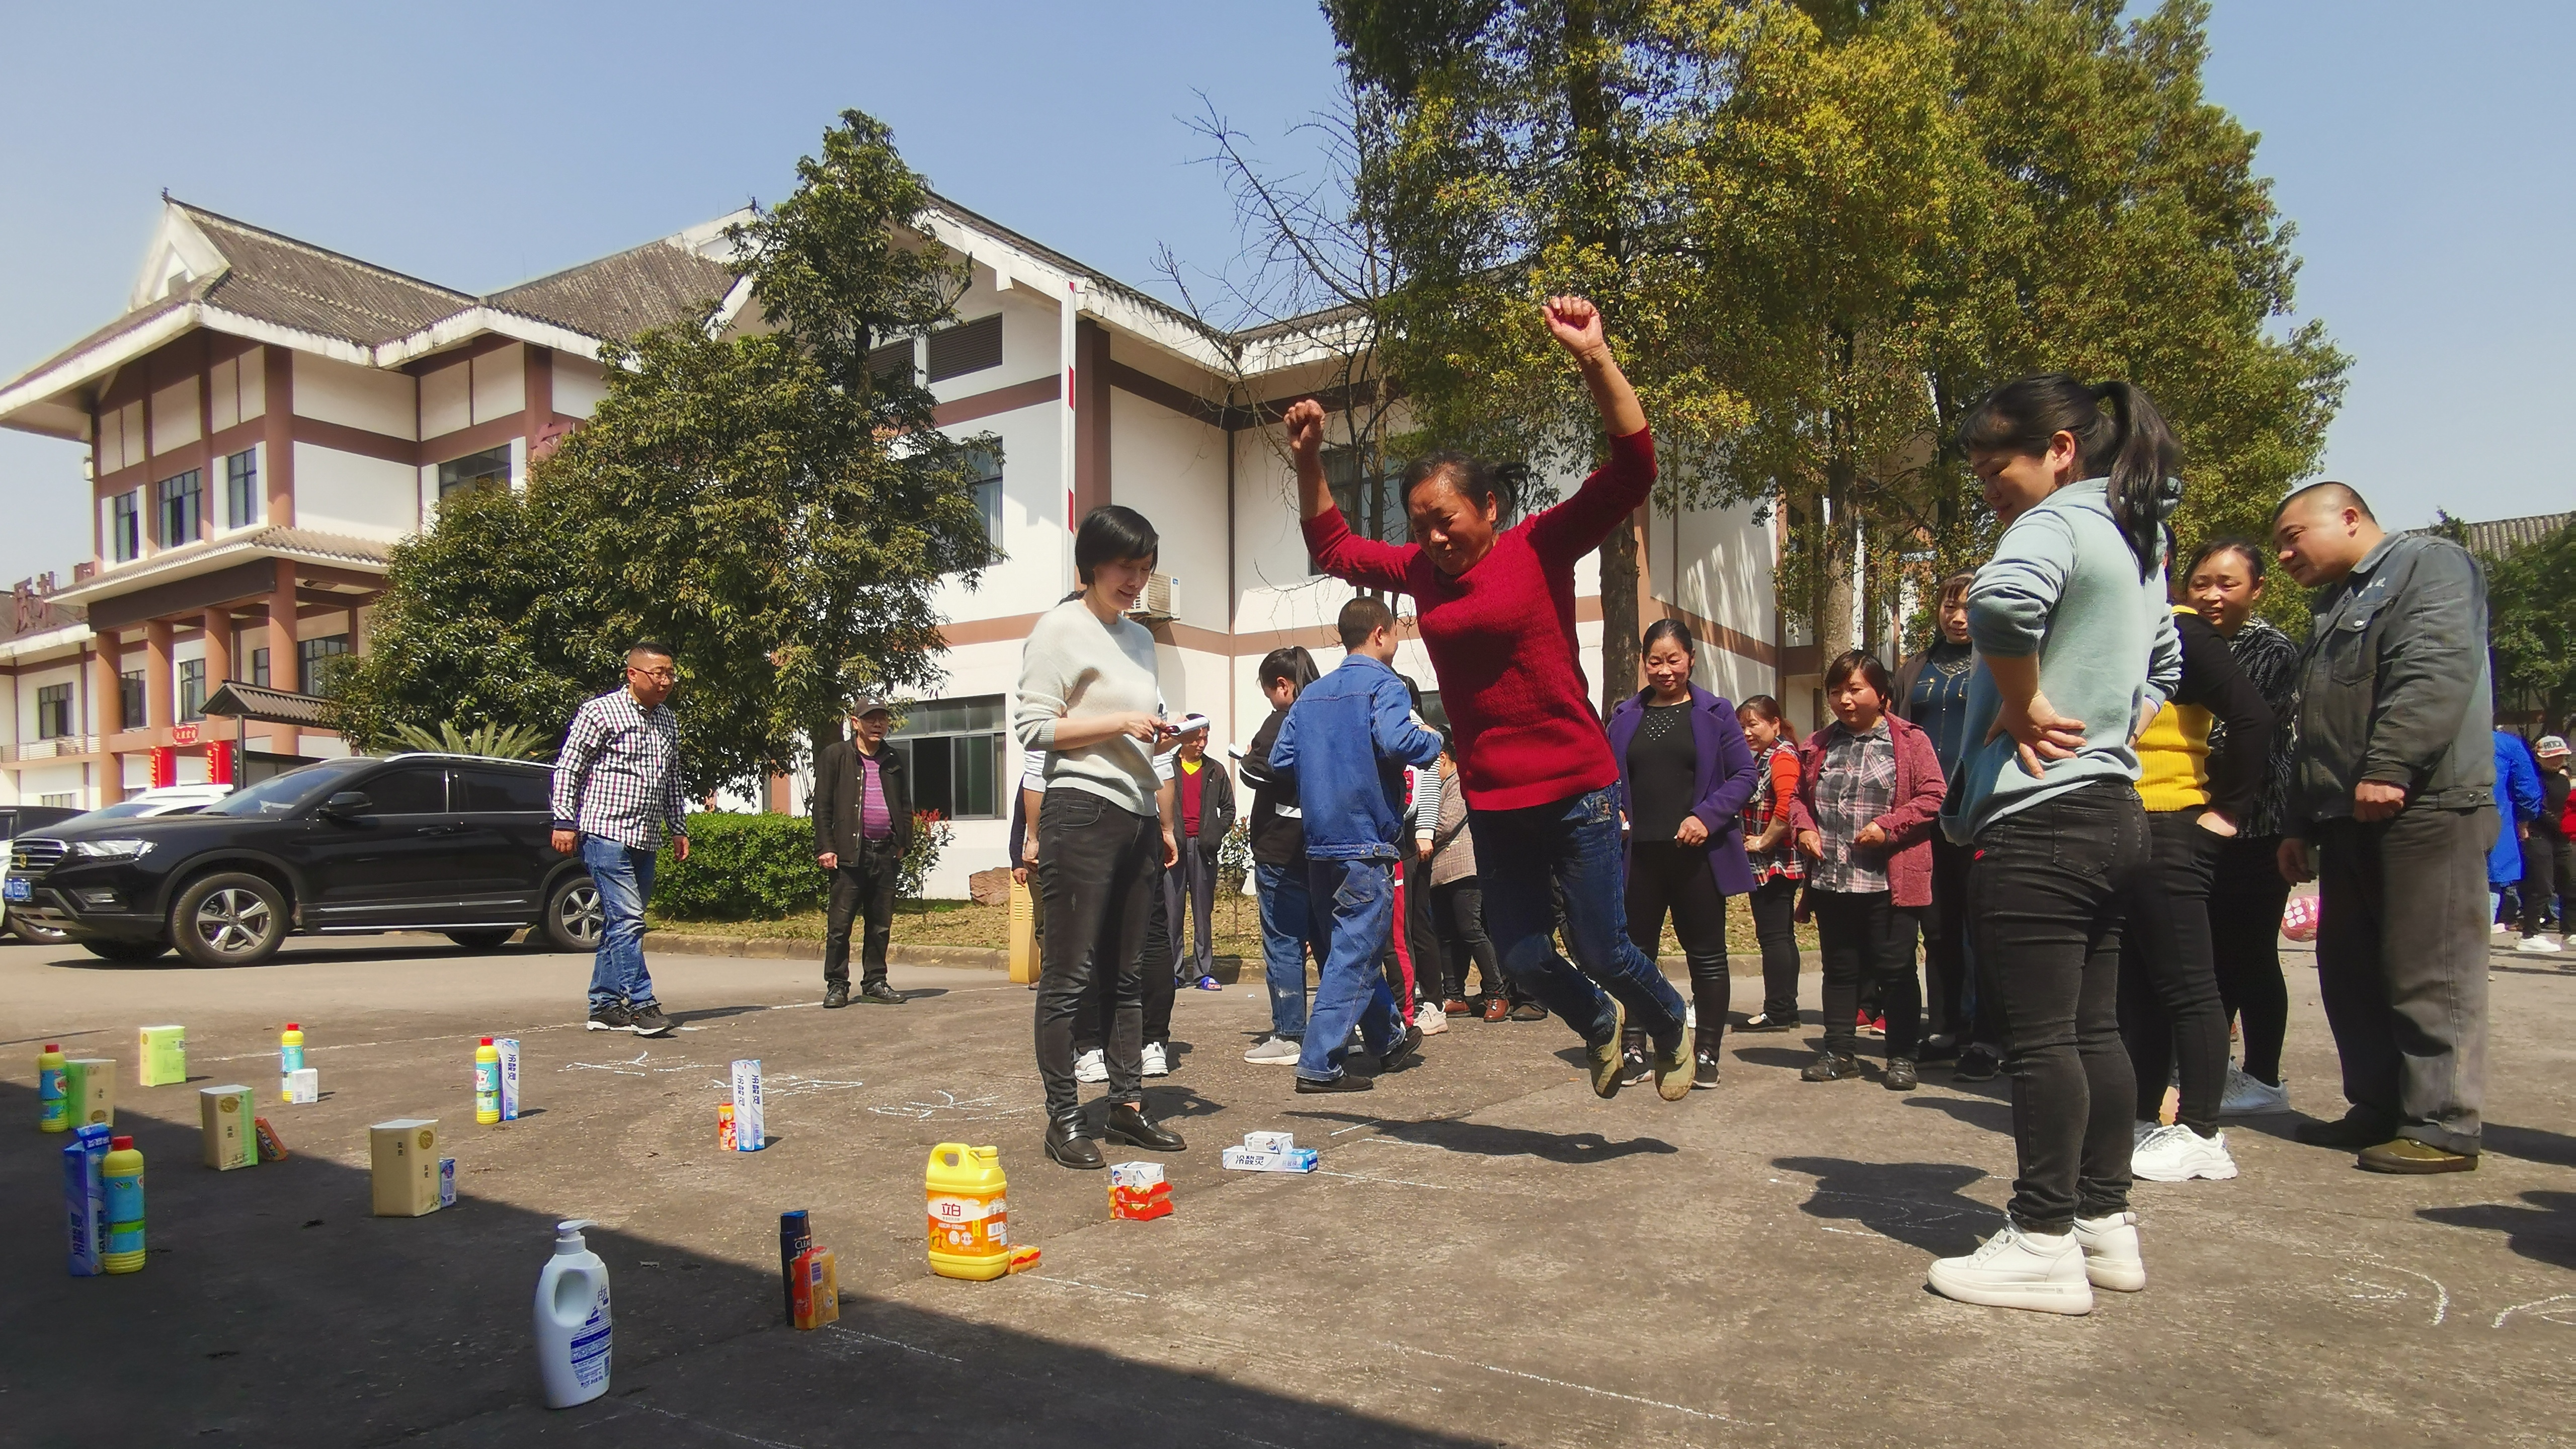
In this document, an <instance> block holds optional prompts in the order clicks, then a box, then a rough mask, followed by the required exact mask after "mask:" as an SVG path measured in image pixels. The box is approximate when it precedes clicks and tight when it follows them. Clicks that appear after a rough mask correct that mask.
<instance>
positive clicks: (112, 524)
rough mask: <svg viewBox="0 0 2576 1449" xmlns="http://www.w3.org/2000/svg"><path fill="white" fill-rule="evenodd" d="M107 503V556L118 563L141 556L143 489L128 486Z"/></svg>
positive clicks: (130, 560)
mask: <svg viewBox="0 0 2576 1449" xmlns="http://www.w3.org/2000/svg"><path fill="white" fill-rule="evenodd" d="M108 504H109V508H108V525H107V552H108V556H109V557H111V558H113V559H115V560H116V561H117V562H118V563H131V562H133V561H134V560H136V559H138V558H141V557H143V490H142V489H140V488H128V489H127V490H125V491H124V492H122V493H119V494H117V495H116V496H115V497H114V498H111V499H109V500H108Z"/></svg>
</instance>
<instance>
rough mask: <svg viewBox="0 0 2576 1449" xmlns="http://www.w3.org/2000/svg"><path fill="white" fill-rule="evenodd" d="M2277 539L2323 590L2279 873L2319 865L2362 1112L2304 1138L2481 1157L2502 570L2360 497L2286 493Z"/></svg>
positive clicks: (2327, 953)
mask: <svg viewBox="0 0 2576 1449" xmlns="http://www.w3.org/2000/svg"><path fill="white" fill-rule="evenodd" d="M2272 542H2273V545H2274V547H2275V548H2277V549H2278V550H2279V552H2280V558H2281V563H2282V566H2283V567H2284V568H2286V569H2287V570H2288V571H2289V573H2290V575H2291V577H2293V578H2295V579H2297V580H2298V581H2299V582H2300V583H2301V584H2302V585H2304V586H2306V587H2307V588H2309V589H2312V590H2316V591H2318V592H2317V593H2316V596H2315V600H2314V605H2315V624H2314V628H2313V631H2312V632H2311V634H2310V637H2309V642H2308V647H2307V653H2306V655H2305V657H2304V658H2303V659H2302V660H2301V666H2300V686H2299V688H2300V700H2299V749H2298V758H2297V761H2296V764H2295V765H2294V767H2293V775H2292V780H2291V801H2290V816H2291V818H2290V819H2289V820H2288V821H2287V822H2286V823H2285V834H2284V836H2283V839H2282V842H2281V872H2282V874H2284V875H2286V876H2288V877H2289V878H2290V879H2292V880H2293V881H2300V880H2307V879H2309V878H2310V877H2311V876H2313V877H2315V878H2316V879H2317V882H2318V894H2319V901H2318V906H2319V912H2320V914H2319V918H2318V928H2317V990H2318V994H2319V995H2320V996H2321V997H2322V998H2323V999H2324V1002H2325V1009H2326V1021H2327V1024H2328V1025H2329V1026H2331V1027H2332V1028H2333V1029H2334V1037H2335V1049H2336V1051H2337V1053H2338V1054H2339V1055H2340V1056H2341V1057H2342V1058H2343V1094H2344V1096H2345V1098H2346V1099H2348V1100H2349V1101H2350V1102H2351V1103H2352V1108H2351V1110H2350V1111H2349V1112H2348V1113H2346V1114H2345V1116H2344V1118H2343V1119H2342V1120H2341V1121H2339V1122H2311V1123H2307V1124H2304V1125H2302V1126H2301V1127H2300V1128H2299V1129H2298V1137H2299V1140H2300V1141H2302V1142H2308V1143H2312V1144H2315V1145H2317V1146H2322V1147H2349V1148H2355V1149H2359V1150H2360V1152H2361V1158H2360V1164H2359V1165H2360V1166H2361V1167H2363V1168H2365V1169H2367V1170H2369V1171H2372V1172H2406V1173H2421V1172H2467V1171H2472V1170H2474V1169H2475V1168H2476V1167H2477V1165H2478V1137H2479V1125H2480V1124H2479V1116H2478V1111H2479V1104H2480V1099H2481V1098H2482V1097H2483V1096H2484V1093H2485V1086H2486V1035H2487V960H2486V957H2487V922H2486V912H2487V896H2486V855H2487V847H2488V846H2490V845H2491V844H2493V843H2494V841H2495V832H2496V813H2495V752H2494V749H2493V747H2492V746H2491V745H2490V744H2489V742H2488V739H2487V735H2488V731H2489V728H2490V725H2491V719H2492V714H2493V704H2492V686H2491V681H2490V680H2489V678H2488V673H2487V628H2486V622H2487V601H2486V581H2485V580H2484V579H2483V578H2482V577H2480V575H2479V573H2478V567H2477V564H2476V562H2475V561H2474V560H2472V559H2471V558H2470V557H2469V554H2468V551H2467V550H2466V549H2463V548H2461V547H2460V546H2459V545H2458V544H2455V543H2452V542H2450V541H2449V540H2447V539H2441V538H2434V537H2430V536H2426V535H2403V536H2392V535H2390V534H2388V533H2385V532H2383V531H2382V530H2381V528H2380V526H2379V523H2378V521H2377V520H2376V519H2374V518H2373V517H2372V516H2371V512H2370V505H2369V504H2368V503H2365V502H2363V501H2362V498H2361V495H2359V494H2357V493H2355V492H2353V491H2352V490H2351V489H2350V488H2347V487H2345V486H2344V485H2343V484H2340V483H2318V484H2313V485H2311V486H2309V487H2306V488H2303V489H2300V490H2299V491H2298V492H2296V493H2293V494H2291V495H2290V496H2289V497H2288V498H2287V499H2285V500H2283V502H2282V504H2281V506H2280V509H2279V511H2277V512H2276V513H2275V514H2274V515H2273V518H2272Z"/></svg>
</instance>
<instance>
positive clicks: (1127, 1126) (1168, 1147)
mask: <svg viewBox="0 0 2576 1449" xmlns="http://www.w3.org/2000/svg"><path fill="white" fill-rule="evenodd" d="M1100 1135H1101V1136H1103V1137H1106V1138H1108V1139H1109V1140H1110V1141H1112V1142H1123V1143H1125V1144H1126V1145H1128V1146H1129V1147H1142V1148H1144V1149H1145V1150H1146V1151H1148V1152H1178V1151H1180V1150H1181V1149H1182V1148H1185V1147H1187V1146H1189V1144H1188V1143H1187V1142H1184V1141H1182V1140H1181V1134H1179V1133H1178V1132H1174V1131H1172V1130H1171V1129H1170V1128H1168V1127H1162V1126H1157V1125H1156V1124H1155V1123H1154V1122H1152V1121H1151V1120H1149V1119H1148V1118H1147V1117H1146V1116H1145V1114H1144V1113H1143V1112H1141V1111H1138V1110H1137V1109H1136V1108H1134V1107H1130V1106H1128V1105H1127V1104H1126V1103H1124V1102H1121V1103H1119V1104H1118V1105H1117V1106H1115V1107H1112V1108H1110V1109H1109V1121H1108V1123H1107V1124H1106V1125H1105V1126H1103V1127H1102V1128H1101V1131H1100ZM1093 1155H1094V1156H1097V1155H1098V1154H1097V1153H1095V1154H1093Z"/></svg>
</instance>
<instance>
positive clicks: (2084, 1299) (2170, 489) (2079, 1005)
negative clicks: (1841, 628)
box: [1931, 374, 2182, 1313]
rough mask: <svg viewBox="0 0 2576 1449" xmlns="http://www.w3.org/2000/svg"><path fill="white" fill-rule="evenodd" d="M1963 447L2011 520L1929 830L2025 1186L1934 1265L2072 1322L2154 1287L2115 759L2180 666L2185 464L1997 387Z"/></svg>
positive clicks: (2106, 401)
mask: <svg viewBox="0 0 2576 1449" xmlns="http://www.w3.org/2000/svg"><path fill="white" fill-rule="evenodd" d="M1959 443H1960V445H1961V447H1962V448H1964V449H1965V451H1966V452H1967V455H1968V462H1969V464H1970V466H1971V467H1973V468H1974V469H1975V470H1976V474H1977V478H1978V480H1979V481H1980V482H1981V483H1982V484H1983V485H1984V489H1985V499H1986V504H1987V506H1988V507H1990V508H1992V509H1993V510H1994V512H1995V516H1996V517H1997V518H1999V519H2001V520H2002V521H2003V524H2004V531H2003V536H2002V537H2001V538H2000V539H1998V540H1997V541H1996V544H1995V555H1994V557H1993V558H1992V559H1991V560H1989V561H1988V562H1987V563H1986V565H1985V567H1983V568H1981V569H1979V570H1978V571H1977V579H1976V582H1975V583H1974V584H1972V585H1970V586H1969V589H1968V633H1969V638H1970V640H1971V641H1972V642H1973V643H1974V644H1975V645H1976V649H1977V668H1976V673H1975V676H1974V677H1973V678H1972V679H1971V680H1970V682H1969V686H1968V717H1967V733H1966V737H1965V738H1966V741H1967V744H1966V747H1965V750H1964V752H1963V754H1962V756H1961V758H1960V761H1959V765H1958V769H1957V772H1956V774H1954V775H1953V777H1952V780H1951V785H1950V793H1949V797H1948V800H1947V802H1946V803H1945V804H1944V805H1943V807H1942V812H1941V822H1942V827H1943V829H1944V830H1946V831H1947V832H1948V834H1949V836H1950V838H1951V839H1952V840H1955V841H1958V842H1959V843H1961V844H1965V845H1973V846H1974V848H1975V859H1974V862H1973V863H1972V864H1971V865H1970V866H1969V869H1968V915H1969V919H1970V921H1971V922H1973V929H1974V930H1975V932H1976V937H1975V940H1976V955H1977V960H1978V962H1979V970H1980V972H1981V976H1980V985H1981V987H1982V988H1984V989H1990V990H1992V991H1993V992H1994V994H1995V998H1996V1001H1997V1003H1998V1004H1999V1005H2000V1006H2001V1008H2002V1011H2003V1023H2004V1037H2005V1042H2006V1048H2005V1050H2006V1055H2005V1070H2006V1071H2007V1072H2009V1073H2010V1074H2011V1076H2012V1079H2013V1138H2014V1141H2015V1143H2016V1144H2017V1145H2018V1147H2019V1150H2020V1172H2019V1175H2018V1176H2017V1177H2016V1179H2015V1180H2014V1183H2013V1195H2012V1201H2011V1202H2010V1203H2009V1204H2008V1205H2007V1206H2008V1211H2009V1214H2010V1217H2009V1221H2007V1222H2006V1224H2005V1226H2004V1229H2003V1231H2002V1232H1999V1233H1997V1234H1995V1235H1994V1236H1993V1237H1992V1238H1990V1239H1988V1240H1987V1241H1986V1243H1985V1246H1983V1247H1982V1248H1980V1249H1978V1250H1977V1251H1976V1252H1975V1253H1974V1254H1971V1255H1969V1256H1967V1257H1964V1258H1943V1259H1941V1260H1940V1261H1938V1262H1936V1263H1934V1264H1933V1265H1932V1271H1931V1284H1932V1287H1933V1288H1934V1290H1936V1291H1938V1292H1940V1293H1942V1294H1945V1295H1947V1296H1949V1297H1951V1298H1956V1299H1960V1300H1962V1301H1964V1302H1969V1303H1986V1304H1993V1305H1996V1306H1998V1307H2006V1308H2031V1309H2040V1310H2044V1311H2048V1312H2055V1313H2086V1312H2090V1311H2091V1310H2092V1307H2093V1289H2094V1288H2095V1287H2102V1288H2113V1289H2121V1290H2131V1291H2134V1290H2136V1289H2138V1288H2141V1287H2144V1286H2145V1284H2146V1267H2145V1264H2144V1261H2143V1260H2142V1259H2141V1258H2140V1256H2139V1250H2138V1231H2137V1216H2136V1214H2134V1213H2132V1212H2130V1211H2129V1155H2130V1145H2131V1144H2130V1131H2129V1121H2130V1108H2131V1105H2132V1103H2133V1101H2134V1098H2135V1096H2136V1084H2135V1083H2134V1082H2133V1081H2132V1080H2131V1073H2130V1068H2129V1057H2128V1053H2127V1052H2126V1051H2125V1050H2123V1049H2122V1047H2121V1045H2120V1026H2119V1015H2118V1000H2119V970H2120V931H2121V924H2122V914H2123V912H2122V906H2121V902H2122V899H2123V894H2124V890H2125V888H2126V886H2127V885H2128V883H2129V880H2130V878H2131V877H2132V876H2134V875H2135V874H2136V873H2137V872H2138V871H2139V870H2140V869H2142V868H2143V867H2145V865H2146V864H2147V862H2148V859H2149V856H2148V849H2149V847H2148V839H2147V817H2146V810H2145V807H2144V806H2142V805H2141V804H2140V803H2139V800H2138V792H2137V787H2136V784H2135V781H2136V779H2137V775H2138V760H2137V755H2136V754H2135V753H2134V752H2133V751H2132V749H2131V745H2130V742H2131V740H2133V739H2134V738H2135V737H2136V735H2137V732H2138V730H2139V728H2140V727H2141V726H2142V725H2144V724H2145V722H2146V721H2147V720H2148V719H2149V718H2151V717H2153V715H2154V714H2155V712H2156V710H2157V709H2159V708H2161V707H2162V705H2163V704H2164V699H2165V695H2166V694H2167V693H2168V692H2170V691H2171V690H2172V688H2173V687H2174V684H2175V682H2176V681H2177V680H2178V679H2179V677H2180V672H2181V652H2180V648H2179V646H2178V645H2177V644H2176V642H2175V637H2174V632H2173V616H2172V614H2171V612H2170V610H2169V609H2168V608H2167V606H2166V604H2165V598H2164V584H2163V578H2162V574H2163V567H2162V565H2163V552H2164V549H2163V538H2162V535H2161V531H2160V529H2161V525H2162V523H2163V521H2164V518H2165V516H2166V515H2167V514H2169V513H2171V512H2172V510H2173V505H2174V504H2175V502H2177V501H2178V500H2179V498H2180V496H2181V487H2182V485H2181V484H2180V482H2179V481H2177V480H2176V479H2175V476H2174V475H2175V472H2176V470H2177V468H2178V467H2179V464H2180V456H2179V455H2180V450H2179V449H2178V448H2177V447H2176V446H2175V444H2174V441H2173V435H2172V434H2171V433H2170V432H2168V431H2167V430H2166V427H2165V423H2164V419H2163V418H2162V417H2160V416H2158V415H2157V413H2156V409H2155V405H2154V404H2153V403H2152V402H2150V401H2148V399H2147V396H2146V394H2145V393H2143V392H2140V391H2139V390H2138V389H2136V388H2134V387H2131V386H2130V385H2129V384H2127V383H2124V382H2109V383H2103V384H2101V385H2100V386H2098V387H2088V386H2086V385H2085V384H2083V383H2080V382H2078V381H2076V380H2075V379H2074V378H2071V377H2068V376H2065V375H2064V374H2057V375H2054V376H2049V377H2034V378H2025V379H2023V380H2021V381H2019V382H2015V383H2010V384H2007V385H2006V386H2004V387H2002V388H1999V389H1997V390H1996V391H1995V392H1994V394H1993V395H1991V396H1990V397H1988V398H1987V399H1986V400H1985V401H1983V402H1981V403H1979V404H1978V405H1977V406H1976V407H1975V408H1974V409H1973V410H1971V411H1970V412H1969V414H1968V416H1967V417H1966V418H1965V419H1964V420H1963V421H1962V422H1961V423H1960V425H1959Z"/></svg>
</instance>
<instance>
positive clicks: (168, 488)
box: [153, 468, 206, 548]
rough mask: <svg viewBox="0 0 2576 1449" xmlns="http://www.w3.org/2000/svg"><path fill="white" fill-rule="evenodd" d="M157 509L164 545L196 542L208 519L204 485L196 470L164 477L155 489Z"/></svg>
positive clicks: (165, 546)
mask: <svg viewBox="0 0 2576 1449" xmlns="http://www.w3.org/2000/svg"><path fill="white" fill-rule="evenodd" d="M153 493H154V495H155V502H156V503H157V504H158V511H157V513H156V514H155V517H156V518H157V519H158V520H159V522H160V525H161V528H160V542H161V546H162V547H163V548H177V547H178V546H179V545H181V544H183V543H195V542H196V541H197V535H198V534H199V533H200V532H202V531H203V529H202V527H201V525H202V524H203V523H204V521H205V516H204V512H203V509H204V507H205V493H206V490H205V484H204V481H203V480H202V479H201V478H200V477H199V476H198V474H197V470H196V469H194V468H191V469H189V470H188V471H187V472H185V473H182V474H180V475H179V476H178V477H176V478H164V479H162V480H161V481H160V482H159V483H158V484H156V485H155V486H154V488H153Z"/></svg>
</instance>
